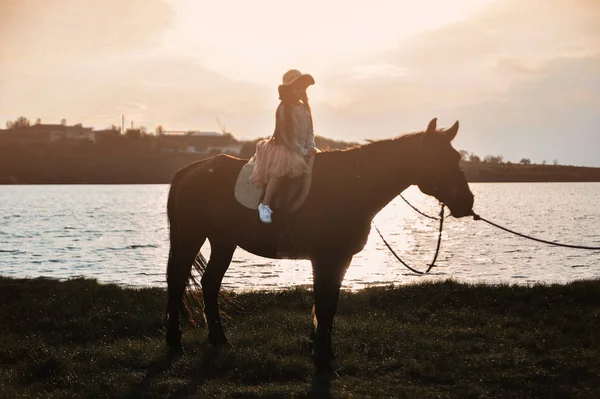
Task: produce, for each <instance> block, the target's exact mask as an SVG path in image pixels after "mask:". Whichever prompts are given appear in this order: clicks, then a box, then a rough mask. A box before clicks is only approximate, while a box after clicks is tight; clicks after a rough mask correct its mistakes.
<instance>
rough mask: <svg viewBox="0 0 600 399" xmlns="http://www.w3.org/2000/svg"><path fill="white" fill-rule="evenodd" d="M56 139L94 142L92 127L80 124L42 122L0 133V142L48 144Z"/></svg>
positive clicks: (94, 136)
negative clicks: (68, 124)
mask: <svg viewBox="0 0 600 399" xmlns="http://www.w3.org/2000/svg"><path fill="white" fill-rule="evenodd" d="M58 140H89V141H91V142H94V143H95V142H96V135H95V134H94V129H93V128H91V127H83V126H82V125H81V124H77V125H74V126H67V125H62V124H42V123H38V124H35V125H31V126H23V127H16V128H11V129H6V130H4V131H3V133H2V135H0V142H3V143H10V144H48V143H53V142H56V141H58Z"/></svg>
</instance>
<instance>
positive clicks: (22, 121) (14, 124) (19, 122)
mask: <svg viewBox="0 0 600 399" xmlns="http://www.w3.org/2000/svg"><path fill="white" fill-rule="evenodd" d="M29 126H31V124H30V123H29V119H27V118H25V117H24V116H19V117H18V118H17V119H15V120H14V121H8V122H6V128H7V129H17V128H20V127H29Z"/></svg>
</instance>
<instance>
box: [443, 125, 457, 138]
mask: <svg viewBox="0 0 600 399" xmlns="http://www.w3.org/2000/svg"><path fill="white" fill-rule="evenodd" d="M456 133H458V121H456V122H454V125H452V127H451V128H450V129H446V130H445V131H444V134H445V135H446V137H447V138H448V141H452V140H454V138H455V137H456Z"/></svg>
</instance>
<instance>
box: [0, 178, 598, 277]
mask: <svg viewBox="0 0 600 399" xmlns="http://www.w3.org/2000/svg"><path fill="white" fill-rule="evenodd" d="M471 188H472V191H473V193H474V194H475V210H476V212H478V213H480V214H481V215H482V216H484V217H486V218H488V219H490V220H492V221H497V222H498V223H500V224H503V225H506V226H507V227H509V228H513V229H515V230H517V231H520V232H523V233H526V234H531V235H535V236H539V237H541V238H544V239H548V240H556V241H562V242H567V243H574V244H580V245H594V246H600V230H599V229H598V228H597V226H598V224H600V184H597V183H565V184H562V183H552V184H545V183H535V184H525V183H479V184H471ZM167 193H168V185H106V186H103V185H97V186H0V274H2V275H6V276H15V277H36V276H48V277H55V278H69V277H73V276H86V277H94V278H97V279H98V280H100V281H102V282H116V283H121V284H128V285H152V286H164V285H165V276H164V274H165V267H166V260H167V254H168V249H169V243H168V228H167V220H166V213H165V204H166V199H167ZM405 197H406V198H407V199H408V200H410V201H411V202H412V203H413V204H415V205H416V206H417V207H419V208H420V209H422V210H424V211H426V212H427V213H429V214H432V215H434V214H436V213H437V211H438V205H437V202H436V201H435V200H434V199H432V198H429V197H426V196H424V195H423V194H421V193H420V191H419V190H418V189H417V188H416V187H411V188H410V189H408V190H407V191H406V192H405ZM375 223H376V224H377V226H378V227H379V229H380V230H381V232H382V233H383V234H384V236H385V237H386V239H387V241H388V242H389V243H390V245H392V247H393V248H394V249H395V250H396V252H397V253H398V254H399V255H400V256H401V257H402V258H403V259H404V260H405V261H407V262H408V263H409V264H411V265H413V266H414V267H416V268H419V270H425V269H426V267H427V266H426V264H427V263H428V262H430V261H431V258H432V256H433V253H434V250H435V244H436V239H437V227H438V225H437V222H436V221H433V220H429V219H426V218H424V217H422V216H420V215H418V214H417V213H416V212H414V211H413V210H412V209H410V208H409V207H408V205H406V204H405V203H404V202H403V201H402V200H401V199H399V198H398V199H396V200H395V201H393V202H392V203H390V205H388V206H387V207H386V208H385V209H383V210H382V212H381V213H380V214H379V215H377V217H376V218H375ZM203 251H204V253H205V255H208V254H209V252H210V245H209V244H208V243H207V244H205V246H204V247H203ZM437 266H438V267H436V268H434V269H433V270H432V273H431V274H430V275H428V276H419V275H415V274H413V273H411V272H410V271H408V270H407V269H405V268H404V267H403V266H402V265H400V264H399V263H398V262H397V261H396V259H394V257H393V255H392V254H390V253H389V251H388V250H387V248H385V246H384V244H383V242H382V241H381V239H380V238H379V236H378V235H377V233H376V232H375V231H374V230H373V231H372V233H371V236H370V237H369V241H368V243H367V246H366V247H365V249H364V250H363V251H362V252H361V253H359V254H357V255H356V256H355V257H354V260H353V262H352V264H351V266H350V268H349V270H348V273H347V274H346V279H345V283H344V287H346V288H353V289H356V288H360V287H364V286H366V285H375V284H391V283H394V284H405V283H408V282H413V281H421V280H423V279H439V278H444V279H445V278H449V277H452V278H454V279H457V280H460V281H473V282H479V281H482V282H489V283H501V282H503V283H504V282H509V283H517V284H525V283H534V282H566V281H571V280H575V279H582V278H600V251H584V250H576V249H567V248H558V247H552V246H547V245H544V244H538V243H535V242H532V241H525V240H523V239H521V238H518V237H515V236H512V235H509V234H507V233H504V232H502V231H500V230H497V229H495V228H493V227H491V226H489V225H487V224H484V223H483V222H475V221H473V220H472V219H470V218H463V219H454V218H450V219H448V220H447V221H446V222H445V223H444V233H443V238H442V247H441V250H440V255H439V258H438V261H437ZM223 284H224V286H225V287H228V288H236V289H277V288H285V287H290V286H292V285H307V284H311V267H310V263H309V262H307V261H294V260H269V259H263V258H259V257H256V256H254V255H251V254H249V253H247V252H246V251H243V250H241V249H238V250H237V251H236V253H235V256H234V260H233V262H232V264H231V266H230V268H229V270H228V272H227V274H226V275H225V279H224V281H223Z"/></svg>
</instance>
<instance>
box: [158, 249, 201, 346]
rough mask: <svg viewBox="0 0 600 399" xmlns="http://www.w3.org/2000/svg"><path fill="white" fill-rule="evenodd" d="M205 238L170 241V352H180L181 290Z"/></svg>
mask: <svg viewBox="0 0 600 399" xmlns="http://www.w3.org/2000/svg"><path fill="white" fill-rule="evenodd" d="M205 240H206V238H202V239H199V240H196V241H185V242H178V243H173V242H172V243H171V250H170V253H169V263H168V265H167V294H168V299H167V317H168V323H167V335H166V340H167V345H168V346H169V349H170V351H171V352H172V353H175V354H181V353H182V352H183V348H182V346H181V326H180V322H179V311H180V309H181V306H182V298H183V292H184V291H185V287H186V284H187V281H188V279H189V276H190V271H191V269H192V265H193V263H194V260H195V259H196V256H197V255H198V252H199V251H200V247H201V246H202V244H203V243H204V241H205Z"/></svg>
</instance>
